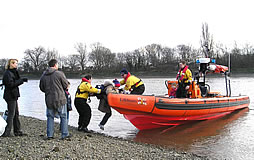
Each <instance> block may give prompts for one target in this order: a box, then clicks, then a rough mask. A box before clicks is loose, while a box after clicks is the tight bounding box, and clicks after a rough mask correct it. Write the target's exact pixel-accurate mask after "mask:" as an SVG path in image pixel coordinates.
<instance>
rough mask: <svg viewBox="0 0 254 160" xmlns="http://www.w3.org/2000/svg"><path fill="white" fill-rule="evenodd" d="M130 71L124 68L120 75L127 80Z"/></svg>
mask: <svg viewBox="0 0 254 160" xmlns="http://www.w3.org/2000/svg"><path fill="white" fill-rule="evenodd" d="M128 73H129V72H128V70H127V69H126V68H123V69H122V70H121V71H120V74H121V76H122V77H123V78H126V76H127V75H128Z"/></svg>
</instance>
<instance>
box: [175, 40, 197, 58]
mask: <svg viewBox="0 0 254 160" xmlns="http://www.w3.org/2000/svg"><path fill="white" fill-rule="evenodd" d="M176 51H177V52H178V54H179V56H180V57H179V58H180V59H184V60H187V61H192V60H193V58H194V57H192V47H191V46H187V45H184V44H182V45H178V46H177V48H176Z"/></svg>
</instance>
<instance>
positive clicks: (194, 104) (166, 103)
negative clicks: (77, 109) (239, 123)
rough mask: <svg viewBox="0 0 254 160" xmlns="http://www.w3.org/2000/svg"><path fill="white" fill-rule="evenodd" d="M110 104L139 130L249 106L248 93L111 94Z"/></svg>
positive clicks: (222, 113) (215, 116)
mask: <svg viewBox="0 0 254 160" xmlns="http://www.w3.org/2000/svg"><path fill="white" fill-rule="evenodd" d="M108 102H109V105H110V106H111V107H112V108H114V109H115V110H117V111H118V112H119V113H121V114H123V115H124V117H125V118H126V119H127V120H129V121H130V122H131V123H132V124H133V125H134V126H135V127H136V128H138V129H139V130H145V129H153V128H160V127H165V126H175V125H181V124H184V123H187V122H190V121H200V120H208V119H214V118H219V117H222V116H224V115H227V114H230V113H231V112H233V111H235V110H238V109H241V108H246V107H248V106H249V103H250V100H249V97H248V96H237V97H214V98H198V99H188V98H173V99H171V98H168V97H162V96H154V95H151V96H147V95H127V94H109V95H108Z"/></svg>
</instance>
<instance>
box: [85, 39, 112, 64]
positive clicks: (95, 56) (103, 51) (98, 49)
mask: <svg viewBox="0 0 254 160" xmlns="http://www.w3.org/2000/svg"><path fill="white" fill-rule="evenodd" d="M91 48H92V52H91V53H90V54H89V59H90V61H91V62H92V63H93V65H94V68H95V69H102V68H110V67H112V65H113V64H114V61H115V57H116V55H115V53H111V51H110V49H108V48H106V47H103V46H102V45H101V44H100V43H98V42H97V43H94V44H92V45H91Z"/></svg>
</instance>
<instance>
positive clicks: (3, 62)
mask: <svg viewBox="0 0 254 160" xmlns="http://www.w3.org/2000/svg"><path fill="white" fill-rule="evenodd" d="M7 61H8V60H7V59H6V58H3V59H0V72H3V71H4V70H5V66H6V64H7Z"/></svg>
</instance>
